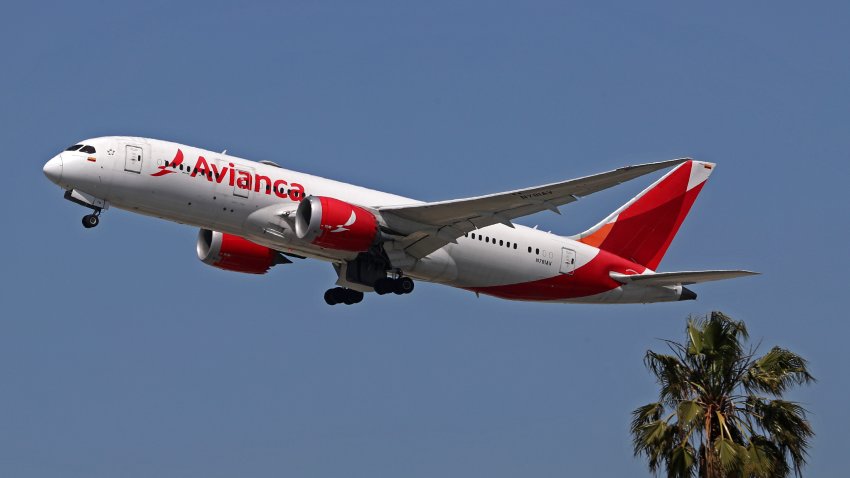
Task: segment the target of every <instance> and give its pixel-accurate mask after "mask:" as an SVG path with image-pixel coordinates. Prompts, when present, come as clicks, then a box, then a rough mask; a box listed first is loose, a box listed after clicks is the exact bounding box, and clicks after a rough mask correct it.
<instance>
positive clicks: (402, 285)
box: [325, 277, 414, 305]
mask: <svg viewBox="0 0 850 478" xmlns="http://www.w3.org/2000/svg"><path fill="white" fill-rule="evenodd" d="M413 285H414V283H413V279H411V278H410V277H401V278H398V279H392V278H389V277H387V278H385V279H378V281H377V282H375V292H376V293H377V294H378V295H384V294H398V295H402V294H409V293H411V292H413ZM362 300H363V293H362V292H360V291H357V290H354V289H346V288H344V287H334V288H333V289H328V290H327V291H325V302H326V303H327V304H328V305H337V304H345V305H352V304H357V303H359V302H360V301H362Z"/></svg>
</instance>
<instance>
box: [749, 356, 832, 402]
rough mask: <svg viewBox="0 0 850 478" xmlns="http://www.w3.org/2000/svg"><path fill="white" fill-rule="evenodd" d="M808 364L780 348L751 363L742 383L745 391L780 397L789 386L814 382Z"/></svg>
mask: <svg viewBox="0 0 850 478" xmlns="http://www.w3.org/2000/svg"><path fill="white" fill-rule="evenodd" d="M814 381H815V378H814V377H813V376H812V375H811V374H810V373H809V370H808V364H807V362H806V360H805V359H803V358H802V357H800V356H799V355H797V354H795V353H794V352H791V351H790V350H786V349H783V348H780V347H773V348H772V349H771V350H770V351H769V352H767V353H766V354H764V355H763V356H761V357H760V358H758V359H756V360H755V361H753V363H752V365H751V366H750V367H748V369H747V371H746V374H745V375H744V376H743V377H742V382H743V384H744V387H746V388H747V390H751V391H758V392H766V393H771V394H773V395H780V394H782V393H783V392H785V391H786V390H788V389H789V388H790V387H791V386H794V385H805V384H808V383H811V382H814Z"/></svg>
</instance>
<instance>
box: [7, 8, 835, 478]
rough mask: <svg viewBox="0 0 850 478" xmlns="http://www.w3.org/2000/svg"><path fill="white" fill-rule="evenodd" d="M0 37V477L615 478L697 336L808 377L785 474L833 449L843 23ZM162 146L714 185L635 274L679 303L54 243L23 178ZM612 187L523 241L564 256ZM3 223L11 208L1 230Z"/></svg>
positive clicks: (508, 23) (138, 12)
mask: <svg viewBox="0 0 850 478" xmlns="http://www.w3.org/2000/svg"><path fill="white" fill-rule="evenodd" d="M5 13H6V15H5V18H6V19H7V21H6V22H4V28H3V29H2V31H0V40H2V44H3V45H4V48H3V49H2V51H0V55H2V60H3V61H2V64H3V74H2V75H0V88H2V91H3V99H2V108H0V115H2V117H0V118H1V119H0V121H2V123H0V136H1V137H2V145H3V149H4V151H5V152H6V154H5V156H4V160H3V163H2V164H4V165H5V169H4V170H5V178H6V183H5V187H4V188H3V189H2V194H3V200H2V201H0V207H2V208H3V211H4V213H5V214H4V217H5V218H6V219H5V221H6V222H5V227H4V233H3V234H2V236H0V245H2V250H4V251H6V254H5V257H4V261H3V262H4V265H3V270H4V272H5V273H4V274H2V278H0V299H2V304H3V308H2V318H0V383H2V384H3V387H2V392H0V410H2V411H0V423H2V426H0V475H3V476H16V477H47V476H67V477H77V476H79V477H113V476H128V477H133V476H139V477H142V476H159V477H185V476H204V477H230V476H261V477H262V476H280V475H288V476H305V477H336V476H351V477H360V476H363V477H372V476H405V477H432V476H470V475H472V476H491V477H508V476H511V477H513V476H563V475H574V476H626V475H636V474H637V475H642V474H644V473H645V465H644V463H643V462H642V461H640V460H636V459H634V458H632V456H631V447H630V437H629V434H628V424H629V420H630V417H629V413H630V411H631V410H632V409H634V408H635V407H637V406H639V405H642V404H644V403H646V402H649V401H652V400H653V399H654V397H655V394H656V388H655V385H654V383H653V381H652V379H651V377H650V376H649V374H648V373H647V372H646V371H645V369H644V367H643V364H642V357H643V353H644V352H645V350H646V349H647V348H650V347H652V348H660V347H662V345H661V344H660V343H659V341H658V338H674V339H680V338H682V335H683V327H684V323H685V318H686V317H687V316H688V315H689V314H703V313H706V312H709V311H711V310H723V311H725V312H727V313H728V314H730V315H732V316H733V317H735V318H738V319H744V320H746V321H747V324H748V325H749V327H750V331H751V334H752V335H753V337H754V338H756V339H757V340H759V339H761V340H763V344H764V346H765V348H766V347H767V346H772V345H774V344H778V345H782V346H785V347H788V348H791V349H793V350H795V351H797V352H799V353H801V354H803V355H804V356H805V357H807V358H808V359H809V360H810V362H811V368H812V371H813V372H814V374H815V375H816V376H817V377H818V379H819V382H818V383H817V384H816V385H814V386H812V387H809V388H808V389H804V390H801V391H799V392H795V393H793V394H792V395H791V397H792V398H793V399H795V400H799V401H802V402H803V403H804V404H805V405H806V406H807V407H808V408H809V409H810V410H811V412H812V413H811V419H812V422H813V424H814V427H815V430H816V432H817V434H818V435H817V438H816V439H815V440H814V442H813V444H812V450H811V451H812V454H811V460H810V461H811V465H810V466H809V467H808V469H807V472H808V474H809V475H812V476H838V474H839V473H838V471H837V470H840V469H842V468H843V467H844V464H845V454H846V450H847V449H848V447H850V439H848V435H847V433H846V429H847V427H848V425H850V411H848V408H847V407H846V400H847V397H848V393H850V376H848V374H847V370H846V367H847V364H848V360H847V355H846V353H845V349H846V344H847V336H848V334H850V324H848V321H847V317H846V315H847V314H846V300H847V292H846V290H847V286H846V283H847V277H846V276H847V273H846V271H847V270H848V269H849V268H850V263H849V262H850V261H848V253H847V249H846V244H845V243H846V237H847V234H848V226H850V225H849V224H848V213H847V206H848V203H847V199H846V194H845V191H846V184H847V181H848V179H850V174H848V172H850V171H849V170H850V168H848V150H850V136H848V134H847V132H848V127H850V109H848V106H850V105H848V100H850V96H848V86H847V85H849V84H850V61H848V56H847V39H848V37H847V32H848V31H850V11H848V7H847V5H846V3H845V2H818V3H817V4H802V3H799V2H744V3H742V2H729V3H725V2H710V3H702V4H694V3H693V2H673V1H670V2H639V4H638V3H635V2H609V3H606V4H605V5H584V4H580V3H572V2H522V3H519V2H516V3H513V2H510V3H509V2H427V3H422V2H416V3H414V2H409V3H408V2H357V3H356V4H355V2H339V3H332V2H323V3H317V2H274V3H272V2H269V3H253V2H239V3H238V4H236V3H233V4H229V3H219V2H199V3H197V4H193V3H188V2H187V3H179V4H175V3H174V2H159V1H151V2H135V3H133V4H123V5H122V4H118V3H113V2H73V5H71V4H70V3H66V2H59V3H38V4H26V3H16V4H10V5H8V6H7V7H6V8H5ZM113 134H128V135H139V136H149V137H156V138H161V139H169V140H174V141H178V142H182V143H186V144H191V145H195V146H200V147H205V148H208V149H213V150H221V149H225V148H227V149H228V151H229V152H231V153H232V154H235V155H238V156H242V157H246V158H250V159H255V160H262V159H270V160H274V161H276V162H278V163H281V164H283V165H285V166H286V167H289V168H292V169H296V170H302V171H306V172H310V173H314V174H319V175H323V176H327V177H331V178H335V179H342V180H346V181H349V182H352V183H357V184H361V185H365V186H369V187H373V188H378V189H383V190H387V191H390V192H395V193H399V194H403V195H407V196H410V197H415V198H418V199H422V200H440V199H450V198H456V197H464V196H471V195H477V194H484V193H490V192H496V191H501V190H506V189H512V188H517V187H522V186H529V185H535V184H541V183H545V182H550V181H555V180H559V179H565V178H571V177H576V176H580V175H585V174H591V173H594V172H600V171H604V170H608V169H611V168H614V167H618V166H622V165H626V164H633V163H638V162H644V161H655V160H663V159H669V158H672V157H677V156H683V155H690V156H693V157H695V158H699V159H704V160H708V161H714V162H717V163H718V168H717V171H716V173H715V174H714V175H713V176H712V178H711V180H710V181H709V183H708V185H707V186H706V188H705V189H704V190H703V193H702V195H701V197H700V199H699V200H698V201H697V203H696V205H695V207H694V209H693V211H692V213H691V216H690V217H689V218H688V220H687V221H686V222H685V224H684V226H683V228H682V230H681V232H680V233H679V235H678V237H677V238H676V240H675V241H674V242H673V245H672V247H671V249H670V251H669V253H668V254H667V256H666V258H665V260H664V261H663V262H662V265H661V269H662V270H687V269H703V268H739V267H740V268H747V269H753V270H758V271H761V272H763V273H764V275H763V276H761V277H758V278H752V279H741V280H736V281H728V282H722V283H713V284H705V285H701V286H698V287H694V289H695V290H696V291H697V292H698V293H699V295H700V298H699V300H698V301H696V302H686V303H675V304H656V305H645V306H616V307H615V306H595V307H592V306H570V305H554V306H553V305H546V304H526V303H512V302H504V301H499V300H496V299H492V298H487V297H481V298H480V299H476V298H475V296H474V295H473V294H471V293H469V292H464V291H458V290H452V289H448V288H444V287H438V286H432V285H426V284H420V285H419V286H417V289H416V291H415V293H414V294H412V295H409V296H404V297H400V296H389V297H367V298H366V300H364V302H363V303H361V304H359V305H358V306H354V307H348V308H345V307H334V308H331V307H327V306H326V305H325V304H324V303H323V301H322V293H323V291H324V290H325V289H326V288H328V287H329V286H331V284H332V282H333V280H334V278H335V276H334V274H333V271H332V269H331V267H330V266H328V265H327V264H323V263H318V262H316V263H310V262H298V263H296V264H292V265H288V266H285V267H278V268H276V269H275V270H273V271H272V272H271V273H270V274H269V275H267V276H263V277H253V276H241V275H237V274H233V273H227V272H224V271H219V270H217V269H213V268H210V267H208V266H206V265H204V264H202V263H201V262H200V261H198V260H197V258H196V257H195V252H194V241H195V234H196V231H195V230H193V229H191V228H188V227H185V226H180V225H177V224H171V223H166V222H162V221H158V220H154V219H151V218H146V217H141V216H136V215H133V214H130V213H127V212H123V211H117V210H111V211H109V212H108V213H107V214H105V215H104V217H103V220H102V221H101V225H100V226H99V227H98V228H97V229H93V230H84V229H83V228H82V227H81V225H80V223H79V221H80V217H81V216H82V215H83V214H84V213H85V211H84V210H83V209H82V208H80V207H78V206H76V205H74V204H72V203H70V202H68V201H64V200H63V199H62V197H61V191H60V190H59V189H58V188H56V187H55V186H54V185H53V184H51V183H50V182H49V181H47V180H46V179H45V178H44V177H43V176H42V173H41V166H42V164H43V163H44V162H45V161H46V160H47V159H48V158H50V157H51V156H53V155H54V154H56V152H58V151H60V150H61V149H62V148H64V147H65V146H67V145H68V144H71V143H74V142H76V141H77V140H80V139H83V138H87V137H93V136H102V135H113ZM650 180H651V178H646V179H645V180H637V181H634V182H632V183H629V184H625V185H622V186H620V187H617V188H614V189H612V190H609V191H606V192H603V193H599V194H597V195H594V196H592V197H589V198H586V199H583V200H581V201H579V202H578V203H575V204H572V205H570V206H568V207H565V208H563V213H564V214H563V216H556V215H554V214H551V213H549V214H540V215H538V216H534V217H530V218H527V219H526V220H525V221H524V223H525V224H528V225H534V224H539V225H540V227H541V228H543V229H546V230H552V231H553V232H556V233H561V234H571V233H575V232H578V231H581V230H584V229H586V228H587V227H588V226H590V225H592V224H594V223H595V222H596V221H597V220H599V219H600V218H602V217H603V216H605V215H606V214H608V213H609V212H610V211H611V210H613V209H614V208H616V207H617V206H619V205H620V204H622V203H623V202H625V201H626V200H627V199H628V198H630V197H631V196H632V195H634V194H635V193H636V192H638V191H639V190H640V189H642V188H643V187H645V186H646V184H648V182H649V181H650ZM22 205H26V206H27V207H22Z"/></svg>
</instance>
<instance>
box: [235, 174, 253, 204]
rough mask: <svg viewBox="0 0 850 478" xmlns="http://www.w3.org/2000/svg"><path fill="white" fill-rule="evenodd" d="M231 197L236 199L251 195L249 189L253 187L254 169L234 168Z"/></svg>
mask: <svg viewBox="0 0 850 478" xmlns="http://www.w3.org/2000/svg"><path fill="white" fill-rule="evenodd" d="M234 175H235V176H236V178H235V180H234V181H233V195H234V196H237V197H242V198H247V197H249V196H250V194H251V188H253V187H254V169H253V168H246V167H236V168H234Z"/></svg>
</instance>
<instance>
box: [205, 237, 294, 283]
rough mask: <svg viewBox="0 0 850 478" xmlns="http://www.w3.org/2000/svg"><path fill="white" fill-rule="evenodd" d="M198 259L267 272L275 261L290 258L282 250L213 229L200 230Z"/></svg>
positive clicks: (227, 267) (223, 266)
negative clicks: (284, 255) (281, 252)
mask: <svg viewBox="0 0 850 478" xmlns="http://www.w3.org/2000/svg"><path fill="white" fill-rule="evenodd" d="M196 248H197V251H198V259H200V260H201V261H202V262H203V263H204V264H209V265H211V266H213V267H217V268H219V269H224V270H226V271H234V272H244V273H246V274H265V273H266V272H268V271H269V269H271V268H272V266H274V265H275V264H281V263H283V262H288V261H287V260H286V259H285V258H284V257H283V256H281V255H280V253H279V252H277V251H275V250H273V249H269V248H268V247H266V246H261V245H259V244H255V243H253V242H251V241H249V240H247V239H243V238H241V237H239V236H234V235H232V234H225V233H222V232H217V231H210V230H209V229H201V230H200V231H199V232H198V244H197V247H196Z"/></svg>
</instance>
